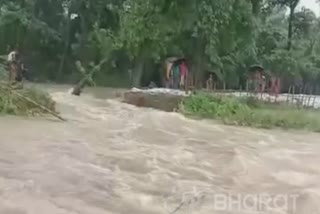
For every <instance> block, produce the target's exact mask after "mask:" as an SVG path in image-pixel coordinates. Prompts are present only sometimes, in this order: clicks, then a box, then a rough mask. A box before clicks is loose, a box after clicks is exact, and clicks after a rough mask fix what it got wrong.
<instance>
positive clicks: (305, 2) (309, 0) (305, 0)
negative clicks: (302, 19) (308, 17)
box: [300, 0, 320, 16]
mask: <svg viewBox="0 0 320 214" xmlns="http://www.w3.org/2000/svg"><path fill="white" fill-rule="evenodd" d="M300 6H304V7H307V8H310V9H312V10H313V11H314V12H315V13H316V14H317V16H319V15H320V6H319V4H317V3H316V0H301V3H300Z"/></svg>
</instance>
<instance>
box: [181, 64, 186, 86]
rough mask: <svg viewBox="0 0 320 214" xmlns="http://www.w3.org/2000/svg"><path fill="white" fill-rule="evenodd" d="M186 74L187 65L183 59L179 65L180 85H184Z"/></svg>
mask: <svg viewBox="0 0 320 214" xmlns="http://www.w3.org/2000/svg"><path fill="white" fill-rule="evenodd" d="M187 75H188V67H187V64H186V62H185V61H183V62H182V63H181V65H180V87H181V88H182V87H184V86H185V82H186V79H187Z"/></svg>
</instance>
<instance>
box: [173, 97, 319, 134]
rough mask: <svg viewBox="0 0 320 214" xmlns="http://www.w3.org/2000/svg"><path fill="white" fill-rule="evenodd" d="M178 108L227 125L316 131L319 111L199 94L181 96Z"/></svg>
mask: <svg viewBox="0 0 320 214" xmlns="http://www.w3.org/2000/svg"><path fill="white" fill-rule="evenodd" d="M179 111H180V112H181V113H183V114H185V115H188V116H196V117H200V118H208V119H217V120H220V121H222V122H223V123H225V124H229V125H240V126H251V127H258V128H275V127H280V128H285V129H307V130H312V131H320V111H318V110H311V109H298V108H296V107H295V106H289V105H287V104H272V103H265V102H261V101H259V100H257V99H255V98H253V97H246V98H239V97H234V96H224V95H220V96H219V95H212V94H207V93H199V94H195V95H192V96H190V97H188V98H186V99H184V101H183V102H182V103H181V104H180V106H179Z"/></svg>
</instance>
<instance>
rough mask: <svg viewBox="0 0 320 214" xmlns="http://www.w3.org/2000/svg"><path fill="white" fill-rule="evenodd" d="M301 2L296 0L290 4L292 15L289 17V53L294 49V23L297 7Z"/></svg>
mask: <svg viewBox="0 0 320 214" xmlns="http://www.w3.org/2000/svg"><path fill="white" fill-rule="evenodd" d="M298 3H299V0H294V1H292V3H291V4H290V6H289V8H290V15H289V27H288V46H287V48H288V51H290V50H291V48H292V37H293V21H294V12H295V9H296V7H297V6H298Z"/></svg>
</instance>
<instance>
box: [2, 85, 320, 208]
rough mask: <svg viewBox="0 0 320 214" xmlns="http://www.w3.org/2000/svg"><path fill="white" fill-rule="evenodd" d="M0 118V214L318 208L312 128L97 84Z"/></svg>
mask: <svg viewBox="0 0 320 214" xmlns="http://www.w3.org/2000/svg"><path fill="white" fill-rule="evenodd" d="M67 91H68V87H58V88H52V89H51V91H50V93H51V94H52V96H53V98H54V99H55V100H56V101H57V103H58V108H59V111H60V112H61V113H62V115H63V116H64V117H66V118H67V119H68V122H58V121H55V120H48V119H27V118H15V117H1V118H0V120H1V122H0V214H38V213H44V214H172V213H178V214H180V213H181V214H182V213H183V214H185V213H188V214H189V213H190V214H191V213H192V214H215V213H219V214H220V213H222V214H242V213H243V214H249V213H250V214H251V213H259V214H260V213H263V214H267V213H268V214H278V213H279V214H280V213H292V214H295V213H297V214H319V213H320V182H319V181H320V166H319V165H318V164H319V163H320V134H316V133H307V132H294V131H281V130H257V129H250V128H238V127H230V126H224V125H220V124H218V123H214V122H210V121H194V120H190V119H186V118H184V117H183V116H181V115H178V114H176V113H165V112H160V111H157V110H153V109H142V108H136V107H134V106H130V105H126V104H123V103H120V102H118V101H117V100H115V99H111V98H114V94H115V91H114V90H107V89H98V90H95V91H91V92H90V93H87V94H84V95H83V96H82V97H73V96H70V95H68V93H67Z"/></svg>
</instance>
